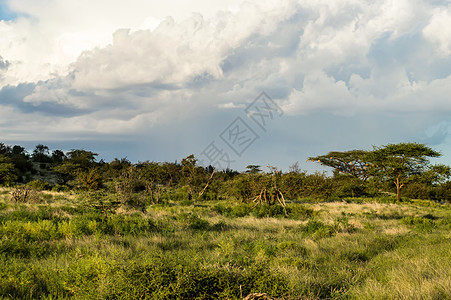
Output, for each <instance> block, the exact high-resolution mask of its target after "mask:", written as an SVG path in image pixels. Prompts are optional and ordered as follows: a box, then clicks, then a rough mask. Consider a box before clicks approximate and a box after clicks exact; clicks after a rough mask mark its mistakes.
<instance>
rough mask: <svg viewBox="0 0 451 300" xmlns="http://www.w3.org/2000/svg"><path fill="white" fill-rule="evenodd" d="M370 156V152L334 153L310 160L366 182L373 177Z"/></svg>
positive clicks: (310, 158)
mask: <svg viewBox="0 0 451 300" xmlns="http://www.w3.org/2000/svg"><path fill="white" fill-rule="evenodd" d="M369 155H370V152H369V151H364V150H351V151H345V152H338V151H333V152H329V153H327V154H325V155H320V156H315V157H309V158H308V160H310V161H312V162H318V163H320V164H322V165H323V166H326V167H331V168H334V169H335V171H336V172H338V173H342V174H347V175H351V176H353V177H356V178H359V179H361V180H363V181H366V180H367V179H368V178H369V177H370V176H371V165H370V157H369Z"/></svg>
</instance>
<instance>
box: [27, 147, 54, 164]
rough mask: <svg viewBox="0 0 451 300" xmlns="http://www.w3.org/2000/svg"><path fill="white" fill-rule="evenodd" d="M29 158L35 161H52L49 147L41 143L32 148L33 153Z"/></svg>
mask: <svg viewBox="0 0 451 300" xmlns="http://www.w3.org/2000/svg"><path fill="white" fill-rule="evenodd" d="M31 158H32V159H33V161H35V162H42V163H49V162H52V158H51V157H50V155H49V147H47V146H44V145H42V144H39V145H36V147H35V149H34V150H33V154H32V155H31Z"/></svg>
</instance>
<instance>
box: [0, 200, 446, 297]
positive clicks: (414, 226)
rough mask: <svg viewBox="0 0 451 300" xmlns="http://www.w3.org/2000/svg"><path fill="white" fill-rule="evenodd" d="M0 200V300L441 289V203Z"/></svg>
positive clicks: (413, 293)
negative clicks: (137, 204)
mask: <svg viewBox="0 0 451 300" xmlns="http://www.w3.org/2000/svg"><path fill="white" fill-rule="evenodd" d="M49 201H50V203H49V204H47V205H42V204H38V203H36V204H20V203H12V202H10V201H9V200H8V198H7V197H3V198H2V199H1V200H0V263H1V265H2V268H0V278H1V280H0V298H3V299H38V298H41V299H65V298H74V299H240V298H244V297H245V296H246V295H248V294H251V293H258V292H259V293H267V294H268V295H270V296H272V297H278V298H280V299H400V298H401V299H402V298H405V299H412V298H413V299H415V298H417V299H446V298H451V279H450V277H449V274H450V272H451V263H450V262H451V239H450V234H449V232H450V229H451V227H450V226H451V225H450V224H451V214H450V208H449V206H447V205H441V206H440V205H439V206H438V205H431V206H427V205H423V206H418V205H416V204H414V203H401V204H392V203H367V202H362V203H354V202H350V203H346V202H322V203H315V202H312V203H297V204H296V203H291V204H289V206H288V207H287V211H288V212H289V216H288V217H284V213H283V211H279V210H277V209H274V208H270V207H258V208H255V209H253V208H252V207H251V206H248V205H246V204H234V203H229V202H224V201H223V202H219V201H206V202H202V204H201V205H193V204H190V205H179V204H180V203H178V202H171V201H168V202H167V203H166V204H164V205H156V206H151V207H149V208H148V209H147V210H146V211H145V212H142V211H133V210H129V209H127V208H121V209H119V211H120V213H116V214H114V213H105V212H102V211H99V210H98V209H96V208H95V207H94V208H93V207H88V206H86V205H84V202H83V201H82V199H81V200H77V199H76V198H73V197H72V198H57V199H55V197H53V198H52V199H49Z"/></svg>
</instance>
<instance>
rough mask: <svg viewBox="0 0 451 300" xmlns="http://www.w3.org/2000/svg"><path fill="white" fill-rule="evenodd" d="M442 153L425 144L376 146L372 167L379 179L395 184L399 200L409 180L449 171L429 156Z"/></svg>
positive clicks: (371, 157)
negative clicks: (436, 163)
mask: <svg viewBox="0 0 451 300" xmlns="http://www.w3.org/2000/svg"><path fill="white" fill-rule="evenodd" d="M440 155H441V154H440V153H439V152H437V151H434V150H432V149H431V148H430V147H428V146H426V145H424V144H417V143H399V144H388V145H385V146H382V147H374V150H373V151H372V152H371V156H370V163H371V168H372V170H373V172H374V174H375V176H377V177H378V178H379V179H382V180H388V181H391V182H393V183H394V184H395V186H396V194H397V197H398V201H399V200H400V199H401V189H402V188H403V187H404V186H405V185H407V184H408V183H409V182H412V181H415V180H417V179H418V178H419V177H421V176H424V175H425V174H429V176H436V175H437V176H441V175H440V173H442V171H444V173H446V172H448V173H449V169H448V170H444V169H442V168H441V167H433V166H431V165H430V162H429V160H428V158H430V157H439V156H440ZM448 176H449V175H448Z"/></svg>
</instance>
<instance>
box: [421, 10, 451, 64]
mask: <svg viewBox="0 0 451 300" xmlns="http://www.w3.org/2000/svg"><path fill="white" fill-rule="evenodd" d="M423 34H424V36H425V38H426V39H428V40H430V41H431V42H432V43H434V44H435V45H437V46H438V51H437V52H438V54H439V55H440V56H443V57H449V56H450V55H451V9H450V8H449V6H448V7H445V8H438V9H435V10H434V14H433V15H432V17H431V20H430V23H429V24H428V25H427V26H426V27H425V28H424V29H423Z"/></svg>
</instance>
